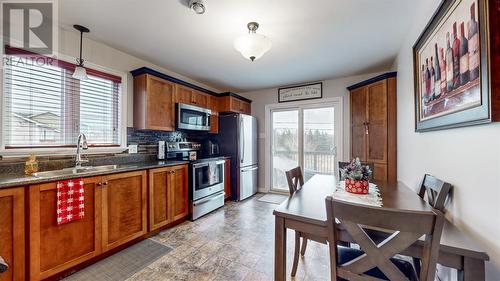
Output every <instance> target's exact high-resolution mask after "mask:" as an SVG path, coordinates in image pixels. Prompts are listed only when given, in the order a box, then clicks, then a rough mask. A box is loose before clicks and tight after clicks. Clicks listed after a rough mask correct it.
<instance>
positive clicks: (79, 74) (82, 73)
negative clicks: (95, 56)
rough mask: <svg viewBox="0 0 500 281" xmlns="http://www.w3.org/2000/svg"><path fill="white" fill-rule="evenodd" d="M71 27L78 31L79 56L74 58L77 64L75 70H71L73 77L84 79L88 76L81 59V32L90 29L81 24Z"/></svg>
mask: <svg viewBox="0 0 500 281" xmlns="http://www.w3.org/2000/svg"><path fill="white" fill-rule="evenodd" d="M73 28H75V29H76V30H78V31H80V58H78V59H76V62H77V64H78V65H77V66H76V67H75V71H74V72H73V78H75V79H78V80H86V79H88V78H89V77H88V76H87V70H86V69H85V67H84V66H83V59H82V44H83V33H84V32H85V33H89V32H90V30H89V29H88V28H86V27H85V26H81V25H78V24H75V25H73Z"/></svg>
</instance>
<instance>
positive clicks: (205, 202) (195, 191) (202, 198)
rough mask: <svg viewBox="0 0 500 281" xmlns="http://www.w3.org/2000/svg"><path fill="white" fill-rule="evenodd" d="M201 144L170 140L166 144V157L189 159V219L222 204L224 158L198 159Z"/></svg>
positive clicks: (195, 217)
mask: <svg viewBox="0 0 500 281" xmlns="http://www.w3.org/2000/svg"><path fill="white" fill-rule="evenodd" d="M200 150H201V144H199V143H196V142H171V143H167V144H166V158H167V159H177V160H189V189H190V190H189V195H190V204H191V219H192V220H196V219H198V218H199V217H201V216H203V215H205V214H208V213H210V212H212V211H214V210H216V209H218V208H220V207H222V206H224V163H225V160H224V158H220V157H215V158H202V159H198V157H197V156H198V154H197V153H198V152H199V151H200Z"/></svg>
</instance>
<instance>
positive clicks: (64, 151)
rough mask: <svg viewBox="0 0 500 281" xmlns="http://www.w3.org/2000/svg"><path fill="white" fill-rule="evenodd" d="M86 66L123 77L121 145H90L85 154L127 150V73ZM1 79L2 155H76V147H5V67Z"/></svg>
mask: <svg viewBox="0 0 500 281" xmlns="http://www.w3.org/2000/svg"><path fill="white" fill-rule="evenodd" d="M57 59H58V60H62V61H66V62H69V63H74V62H73V61H74V58H73V57H70V56H66V55H61V54H59V55H58V57H57ZM85 66H86V67H88V68H91V69H94V70H98V71H102V72H104V73H108V74H111V75H115V76H118V77H121V83H120V89H119V91H118V103H119V107H120V113H119V114H120V125H119V126H120V136H119V141H120V143H119V146H115V147H89V149H88V150H86V151H85V154H101V153H119V152H123V151H125V150H127V97H126V95H127V93H128V91H127V73H125V72H123V71H117V70H113V69H110V68H107V67H103V66H100V65H97V64H94V63H91V62H88V61H85ZM0 73H1V74H0V75H1V76H2V77H1V79H0V80H1V81H2V85H1V88H2V91H1V92H0V103H1V106H0V128H1V133H0V156H2V157H5V158H8V157H25V156H28V155H29V154H31V153H34V154H36V155H37V156H43V155H74V154H75V148H74V147H54V148H40V147H33V148H19V149H18V148H16V149H5V139H4V136H5V124H4V120H6V116H5V114H6V112H7V110H6V105H5V103H4V99H3V98H4V93H5V91H6V83H5V69H4V68H1V71H0Z"/></svg>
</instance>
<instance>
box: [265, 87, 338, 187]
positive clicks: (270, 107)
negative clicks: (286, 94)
mask: <svg viewBox="0 0 500 281" xmlns="http://www.w3.org/2000/svg"><path fill="white" fill-rule="evenodd" d="M327 104H330V105H333V106H334V107H335V108H336V109H337V110H338V111H339V123H340V124H341V126H340V128H341V130H340V132H338V135H339V142H338V145H337V155H338V160H339V161H343V160H344V154H345V153H344V129H345V127H346V126H345V124H344V97H332V98H323V99H315V100H302V101H297V102H287V103H275V104H267V105H266V106H265V119H264V120H265V135H266V136H267V137H266V138H265V144H264V167H265V168H264V169H263V170H264V173H265V174H264V176H265V179H264V184H265V187H264V188H265V190H264V192H271V191H273V190H271V168H270V167H271V157H270V156H271V136H272V132H271V129H272V124H271V122H272V118H271V116H272V115H271V112H272V111H276V110H285V109H294V108H297V109H301V108H305V107H307V108H310V107H314V106H317V107H324V106H325V105H327ZM300 112H301V111H300V110H299V115H300V114H301V113H300ZM299 120H300V116H299ZM300 126H302V125H301V124H300V122H299V129H300ZM302 138H303V136H299V146H300V145H301V144H302V140H301V139H302ZM299 157H300V156H299ZM273 192H275V191H273Z"/></svg>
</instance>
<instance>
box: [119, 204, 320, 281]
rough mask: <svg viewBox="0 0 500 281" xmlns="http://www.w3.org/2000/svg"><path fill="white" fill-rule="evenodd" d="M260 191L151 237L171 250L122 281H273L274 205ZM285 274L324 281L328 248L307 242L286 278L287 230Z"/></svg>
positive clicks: (290, 250)
mask: <svg viewBox="0 0 500 281" xmlns="http://www.w3.org/2000/svg"><path fill="white" fill-rule="evenodd" d="M259 196H262V195H261V194H257V195H256V196H254V197H252V198H250V199H248V200H245V201H243V202H239V203H235V202H229V203H228V204H226V206H225V207H224V208H222V209H220V210H218V211H216V212H214V213H212V214H209V215H207V216H205V217H203V218H201V219H199V220H197V221H195V222H189V221H188V222H185V223H182V224H180V225H178V226H177V227H174V228H172V229H168V230H165V231H163V232H161V233H159V234H158V235H156V236H154V237H152V238H151V239H154V240H155V241H158V242H160V243H163V244H165V245H167V246H169V247H172V248H173V249H174V250H173V251H171V252H169V253H168V254H166V255H164V256H162V257H160V258H159V259H158V260H156V261H155V262H153V263H151V264H150V265H149V266H147V267H146V268H144V269H143V270H141V271H139V272H137V273H136V274H135V275H133V276H132V277H131V278H129V279H127V280H128V281H136V280H148V281H150V280H176V281H181V280H189V281H198V280H200V281H205V280H206V281H216V280H227V281H239V280H245V281H264V280H273V268H274V259H273V256H274V216H273V214H272V212H273V209H274V208H276V207H277V206H278V205H276V204H270V203H265V202H260V201H258V200H257V199H258V198H259ZM287 236H288V250H287V253H288V257H287V263H288V266H287V271H288V273H287V276H288V278H289V279H290V280H301V281H302V280H304V281H305V280H307V281H321V280H330V275H329V265H328V263H329V260H328V248H327V247H326V246H325V245H321V244H318V243H314V242H310V243H308V248H307V252H306V255H305V257H304V258H303V259H301V260H300V262H299V268H298V271H297V276H296V277H295V278H291V277H290V274H289V272H290V269H291V264H292V254H293V246H294V245H293V242H294V241H293V240H294V233H293V232H292V231H289V233H288V235H287Z"/></svg>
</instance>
